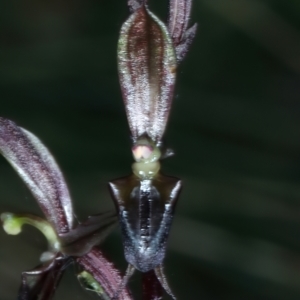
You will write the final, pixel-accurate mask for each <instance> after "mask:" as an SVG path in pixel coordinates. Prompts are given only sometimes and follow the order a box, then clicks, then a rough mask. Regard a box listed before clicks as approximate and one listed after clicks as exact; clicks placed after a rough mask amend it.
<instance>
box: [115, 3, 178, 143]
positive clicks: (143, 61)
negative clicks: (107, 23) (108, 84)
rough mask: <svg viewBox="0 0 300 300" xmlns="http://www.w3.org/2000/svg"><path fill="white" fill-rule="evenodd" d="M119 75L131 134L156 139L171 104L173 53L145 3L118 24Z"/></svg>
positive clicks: (158, 136) (160, 132)
mask: <svg viewBox="0 0 300 300" xmlns="http://www.w3.org/2000/svg"><path fill="white" fill-rule="evenodd" d="M118 68H119V78H120V84H121V89H122V94H123V100H124V103H125V108H126V113H127V119H128V123H129V127H130V130H131V134H132V137H133V139H134V140H137V138H138V137H140V136H141V135H143V134H147V135H148V136H149V137H150V138H151V139H152V140H153V141H154V142H156V143H158V142H159V141H160V140H161V138H162V135H163V133H164V131H165V127H166V123H167V120H168V116H169V111H170V108H171V103H172V98H173V89H174V84H175V73H176V56H175V51H174V47H173V44H172V40H171V38H170V35H169V33H168V30H167V28H166V26H165V25H164V24H163V23H162V22H161V21H160V20H159V19H158V18H157V17H156V16H155V15H153V14H152V13H151V12H150V11H149V10H148V9H147V8H146V7H145V6H142V7H140V8H139V9H137V10H136V11H135V12H134V13H133V14H132V15H131V16H130V17H129V19H128V20H127V21H126V22H125V23H124V24H123V26H122V28H121V33H120V38H119V45H118Z"/></svg>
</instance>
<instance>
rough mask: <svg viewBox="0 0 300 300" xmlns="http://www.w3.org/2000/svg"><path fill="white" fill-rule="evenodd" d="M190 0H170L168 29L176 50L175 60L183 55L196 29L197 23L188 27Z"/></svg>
mask: <svg viewBox="0 0 300 300" xmlns="http://www.w3.org/2000/svg"><path fill="white" fill-rule="evenodd" d="M191 8H192V0H170V14H169V22H168V29H169V32H170V36H171V37H172V40H173V44H174V47H175V50H176V57H177V61H178V62H180V61H182V60H183V58H184V57H185V55H186V53H187V51H188V49H189V46H190V45H191V43H192V41H193V39H194V37H195V35H196V30H197V24H194V25H193V26H192V27H190V28H188V24H189V20H190V15H191Z"/></svg>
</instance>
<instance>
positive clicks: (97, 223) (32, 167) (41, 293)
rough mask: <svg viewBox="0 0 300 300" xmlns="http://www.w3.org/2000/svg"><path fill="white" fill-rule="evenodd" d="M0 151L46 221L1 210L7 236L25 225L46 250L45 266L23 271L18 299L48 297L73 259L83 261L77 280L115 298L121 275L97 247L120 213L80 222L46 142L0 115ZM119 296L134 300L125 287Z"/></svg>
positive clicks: (94, 217)
mask: <svg viewBox="0 0 300 300" xmlns="http://www.w3.org/2000/svg"><path fill="white" fill-rule="evenodd" d="M0 153H1V154H2V155H3V156H4V157H5V158H6V159H7V161H8V162H9V163H10V164H11V166H12V167H13V168H14V169H15V170H16V172H17V173H18V175H19V176H20V177H21V179H22V180H23V181H24V183H25V184H26V185H27V187H28V188H29V190H30V191H31V193H32V194H33V196H34V198H35V199H36V201H37V203H38V205H39V206H40V208H41V210H42V212H43V213H44V215H45V218H46V219H42V218H40V217H37V216H33V215H29V214H24V215H15V214H12V213H8V212H6V213H2V214H1V221H2V224H3V228H4V230H5V231H6V232H7V233H8V234H13V235H15V234H19V233H20V232H21V228H22V226H23V225H24V224H29V225H32V226H34V227H35V228H37V229H38V230H40V231H41V232H42V233H43V235H44V236H45V237H46V239H47V241H48V249H47V251H45V252H44V253H42V255H41V257H40V261H41V264H40V265H39V266H38V267H36V268H34V269H33V270H31V271H25V272H23V273H22V282H21V286H20V289H19V294H18V299H19V300H49V299H52V297H53V296H54V293H55V290H56V288H57V286H58V284H59V281H60V279H61V277H62V275H63V273H64V270H65V269H66V267H68V265H70V264H71V263H76V264H77V265H79V268H80V270H81V271H80V273H79V274H78V279H79V281H80V282H81V283H82V285H83V286H84V287H85V288H87V289H89V290H92V291H94V292H96V293H97V294H98V295H99V296H100V297H102V299H112V298H113V297H114V294H115V290H116V289H117V287H118V286H119V285H120V283H121V282H122V278H121V276H120V274H119V273H118V271H117V270H116V269H115V268H114V267H113V265H112V264H111V263H110V262H108V261H107V260H106V258H105V257H104V256H103V254H102V253H101V251H100V250H99V249H98V248H97V247H95V245H97V244H99V243H100V242H101V241H102V240H103V239H104V238H105V237H106V235H107V234H108V233H109V232H110V231H111V230H112V229H113V227H114V226H115V224H116V216H115V214H112V213H105V214H100V215H95V216H91V217H89V218H88V219H87V221H85V222H78V221H77V220H76V218H75V214H74V211H73V207H72V201H71V198H70V195H69V191H68V188H67V185H66V182H65V180H64V178H63V175H62V173H61V171H60V169H59V167H58V165H57V163H56V162H55V160H54V158H53V157H52V155H51V154H50V152H49V151H48V150H47V148H46V147H45V146H44V145H43V144H42V142H41V141H40V140H39V139H38V138H37V137H36V136H34V135H33V134H32V133H30V132H29V131H27V130H25V129H23V128H21V127H18V126H17V125H16V124H15V123H14V122H12V121H10V120H7V119H4V118H0ZM119 299H122V300H125V299H126V300H130V299H132V298H131V296H130V294H129V291H128V290H127V289H124V290H123V291H122V292H121V293H120V295H119Z"/></svg>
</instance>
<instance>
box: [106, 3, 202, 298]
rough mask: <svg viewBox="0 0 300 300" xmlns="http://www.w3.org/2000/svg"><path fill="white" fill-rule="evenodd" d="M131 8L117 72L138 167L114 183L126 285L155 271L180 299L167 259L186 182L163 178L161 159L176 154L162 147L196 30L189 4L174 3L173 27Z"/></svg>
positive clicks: (144, 7) (145, 9)
mask: <svg viewBox="0 0 300 300" xmlns="http://www.w3.org/2000/svg"><path fill="white" fill-rule="evenodd" d="M129 6H130V8H131V11H132V12H133V13H132V14H131V16H130V17H129V18H128V20H127V21H126V22H125V23H124V24H123V26H122V28H121V33H120V38H119V45H118V68H119V79H120V85H121V90H122V95H123V100H124V104H125V110H126V114H127V120H128V123H129V128H130V131H131V135H132V140H133V146H132V153H133V157H134V160H135V163H134V164H133V165H132V170H133V175H130V176H127V177H123V178H120V179H117V180H113V181H111V182H109V188H110V192H111V194H112V197H113V200H114V202H115V204H116V208H117V211H118V215H119V223H120V225H121V231H122V237H123V247H124V254H125V258H126V260H127V262H128V263H129V266H128V269H127V272H126V276H125V279H124V280H125V282H124V283H123V285H125V284H126V280H128V279H129V277H130V276H131V275H132V273H133V272H134V269H137V270H139V271H141V272H143V273H146V272H149V271H151V270H154V273H155V275H156V277H157V279H158V280H159V282H160V284H161V285H162V286H163V288H164V289H165V291H166V292H167V293H168V294H170V295H171V296H172V297H173V298H174V299H175V296H174V295H173V293H172V291H171V289H170V288H169V286H168V283H167V281H166V277H165V275H164V272H163V260H164V257H165V252H166V243H167V239H168V235H169V231H170V227H171V223H172V219H173V215H174V210H175V206H176V202H177V199H178V196H179V193H180V190H181V181H180V180H179V179H178V178H175V177H170V176H165V175H163V174H161V173H160V162H159V160H160V159H161V158H162V157H165V156H169V154H170V153H171V151H170V150H165V149H163V148H162V137H163V134H164V131H165V128H166V125H167V121H168V116H169V112H170V108H171V104H172V99H173V90H174V84H175V77H176V69H177V64H178V62H179V61H180V60H181V59H182V58H183V56H184V55H185V53H186V52H187V48H188V45H189V43H190V42H191V39H192V37H193V34H194V33H195V29H196V27H195V26H194V29H192V30H191V29H189V30H190V31H192V33H188V31H189V30H187V25H188V20H189V15H190V7H191V1H190V0H174V1H171V5H170V18H169V28H168V27H167V26H166V25H165V24H164V23H163V22H161V21H160V20H159V19H158V18H157V17H156V16H155V15H154V14H153V13H152V12H150V11H149V9H148V7H147V5H146V4H145V1H138V0H130V1H129ZM192 28H193V27H192ZM149 273H150V272H149ZM121 288H122V287H121ZM149 299H150V298H149ZM153 299H154V298H153ZM155 299H156V298H155Z"/></svg>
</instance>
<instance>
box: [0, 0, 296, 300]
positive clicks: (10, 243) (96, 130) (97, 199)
mask: <svg viewBox="0 0 300 300" xmlns="http://www.w3.org/2000/svg"><path fill="white" fill-rule="evenodd" d="M149 2H150V7H151V8H152V9H153V10H154V11H155V12H157V14H158V15H159V16H160V17H161V18H164V17H166V8H167V1H166V0H164V1H158V0H151V1H150V0H149ZM127 16H128V11H127V7H126V1H125V0H124V1H104V0H97V1H96V0H85V1H83V0H72V1H71V0H60V1H58V0H52V1H45V0H39V1H38V0H23V1H17V0H11V1H7V0H5V1H1V2H0V37H1V38H0V66H1V68H0V99H1V100H0V104H1V105H0V115H1V116H3V117H7V118H10V119H12V120H14V121H15V122H17V123H18V124H19V125H21V126H22V127H24V128H26V129H28V130H30V131H32V132H33V133H34V134H36V135H37V136H39V137H40V138H41V139H42V140H43V141H44V143H45V144H46V145H47V146H48V147H49V148H50V150H51V151H52V153H53V154H54V155H55V157H56V158H57V160H58V162H59V164H60V166H61V168H62V170H63V172H64V174H65V176H66V178H67V181H68V183H69V187H70V190H71V194H72V195H73V199H74V203H75V209H76V212H77V214H78V216H79V217H80V218H83V217H86V216H87V215H88V214H92V213H97V212H100V211H104V210H108V209H113V203H112V200H111V199H110V197H109V194H108V191H107V187H106V182H107V181H108V180H109V179H113V178H117V177H119V176H123V175H127V174H128V173H130V172H131V169H130V165H131V163H132V159H131V154H130V137H129V130H128V125H127V123H126V117H125V112H124V108H123V104H122V99H121V94H120V90H119V86H118V77H117V66H116V44H117V39H118V33H119V29H120V27H121V24H122V22H124V20H125V19H126V17H127ZM192 20H193V22H197V23H198V24H199V30H198V34H197V36H196V39H195V42H194V44H193V45H192V47H191V51H190V53H189V54H188V55H187V58H186V59H185V61H184V62H183V63H182V65H181V66H180V68H179V75H178V84H177V89H176V97H175V99H174V105H173V109H172V113H171V118H170V122H169V125H168V128H167V132H166V144H167V145H168V146H170V147H172V148H174V150H175V152H176V156H175V157H173V158H170V159H167V160H166V161H164V162H163V168H164V171H165V173H166V174H170V175H176V176H178V177H180V178H182V179H183V181H184V189H183V192H182V195H181V198H180V201H179V203H178V207H177V212H176V215H175V219H174V226H173V228H172V233H171V237H170V243H169V248H168V255H167V259H166V273H167V274H168V278H169V281H170V284H171V286H173V288H174V292H175V294H177V295H178V298H179V299H191V300H194V299H195V300H196V299H202V300H208V299H214V300H215V299H220V300H221V299H231V300H233V299H238V300H239V299H243V300H247V299H249V300H250V299H251V300H252V299H256V300H259V299H261V300H268V299H270V300H273V299H274V300H277V299H282V300H283V299H284V300H292V299H299V298H300V223H299V219H300V118H299V117H300V2H299V0H288V1H286V0H272V1H271V0H260V1H259V0H226V1H224V0H194V5H193V13H192ZM0 191H1V192H0V211H13V212H30V213H38V214H40V211H39V209H38V207H37V205H36V203H35V202H34V200H33V198H32V196H31V195H30V193H29V192H28V191H27V189H26V188H25V186H24V185H23V184H22V182H21V180H20V179H19V178H18V177H17V175H16V174H15V173H14V171H13V170H12V169H11V167H10V166H8V164H7V162H6V161H5V160H4V159H3V158H0ZM0 241H1V242H0V243H1V247H0V294H1V295H0V298H1V300H11V299H15V298H16V292H17V289H18V286H19V284H20V272H21V271H23V270H27V269H28V268H31V267H32V266H33V265H34V264H38V257H39V255H40V254H41V252H42V251H43V250H44V249H45V241H44V240H43V238H42V236H40V235H39V233H38V232H35V231H34V230H33V229H31V228H28V229H26V230H25V232H24V233H23V234H22V235H20V236H18V237H11V236H7V235H5V234H4V232H3V230H0ZM103 249H104V251H105V253H106V255H107V256H108V257H109V258H110V259H112V260H113V261H114V262H115V263H116V265H117V266H118V267H119V268H120V269H122V270H125V267H126V263H125V261H124V258H123V252H122V246H121V240H120V233H119V231H116V232H115V233H114V234H113V235H112V236H111V237H110V238H109V239H108V240H107V241H106V243H105V244H104V245H103ZM74 272H76V270H72V268H71V269H70V270H69V271H68V274H67V276H66V278H64V280H63V282H62V284H61V286H60V288H59V291H58V293H57V296H56V299H74V300H75V299H94V296H92V295H90V294H88V293H86V292H84V291H82V290H81V288H80V286H79V284H77V283H76V279H75V277H74V276H73V273H74ZM139 284H140V277H139V275H138V274H136V275H135V276H134V277H133V279H132V281H131V286H133V287H137V288H138V287H139ZM137 299H138V297H137Z"/></svg>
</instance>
